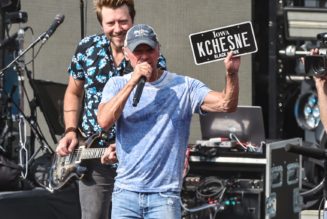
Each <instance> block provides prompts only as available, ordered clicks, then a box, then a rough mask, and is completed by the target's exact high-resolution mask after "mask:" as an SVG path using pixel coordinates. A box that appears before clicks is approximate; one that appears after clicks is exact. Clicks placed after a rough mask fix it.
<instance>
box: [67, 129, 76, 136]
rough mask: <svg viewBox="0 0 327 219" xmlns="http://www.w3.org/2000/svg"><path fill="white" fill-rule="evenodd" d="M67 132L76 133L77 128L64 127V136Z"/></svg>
mask: <svg viewBox="0 0 327 219" xmlns="http://www.w3.org/2000/svg"><path fill="white" fill-rule="evenodd" d="M68 132H75V133H77V128H75V127H68V128H66V130H65V132H64V136H65V135H66V134H67V133H68Z"/></svg>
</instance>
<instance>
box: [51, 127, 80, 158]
mask: <svg viewBox="0 0 327 219" xmlns="http://www.w3.org/2000/svg"><path fill="white" fill-rule="evenodd" d="M77 145H78V138H77V134H76V132H68V133H67V134H65V136H64V137H63V138H62V139H60V141H59V144H58V146H57V148H56V153H57V154H58V155H60V156H67V155H68V154H70V153H71V152H73V151H74V149H75V148H76V146H77Z"/></svg>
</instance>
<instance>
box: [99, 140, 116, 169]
mask: <svg viewBox="0 0 327 219" xmlns="http://www.w3.org/2000/svg"><path fill="white" fill-rule="evenodd" d="M101 163H102V164H114V163H117V157H116V144H110V145H109V146H108V147H107V148H106V150H105V152H104V154H103V155H102V157H101Z"/></svg>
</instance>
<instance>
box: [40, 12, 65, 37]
mask: <svg viewBox="0 0 327 219" xmlns="http://www.w3.org/2000/svg"><path fill="white" fill-rule="evenodd" d="M64 19H65V15H63V14H57V15H56V17H55V19H54V21H53V22H52V24H51V26H50V28H49V29H48V30H47V32H46V33H45V35H44V38H43V40H44V41H45V40H48V39H49V38H50V37H51V35H52V34H53V33H54V32H55V31H56V29H57V28H58V26H59V25H60V24H61V23H62V22H64Z"/></svg>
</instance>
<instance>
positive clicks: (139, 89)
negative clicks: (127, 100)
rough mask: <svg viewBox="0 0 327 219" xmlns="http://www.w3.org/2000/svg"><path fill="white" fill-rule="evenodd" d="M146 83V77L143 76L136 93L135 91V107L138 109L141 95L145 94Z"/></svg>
mask: <svg viewBox="0 0 327 219" xmlns="http://www.w3.org/2000/svg"><path fill="white" fill-rule="evenodd" d="M145 81H146V77H145V76H142V77H141V78H140V80H139V83H138V84H137V87H136V91H135V94H134V97H133V106H134V107H136V106H137V104H138V103H139V101H140V98H141V95H142V92H143V88H144V84H145Z"/></svg>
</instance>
